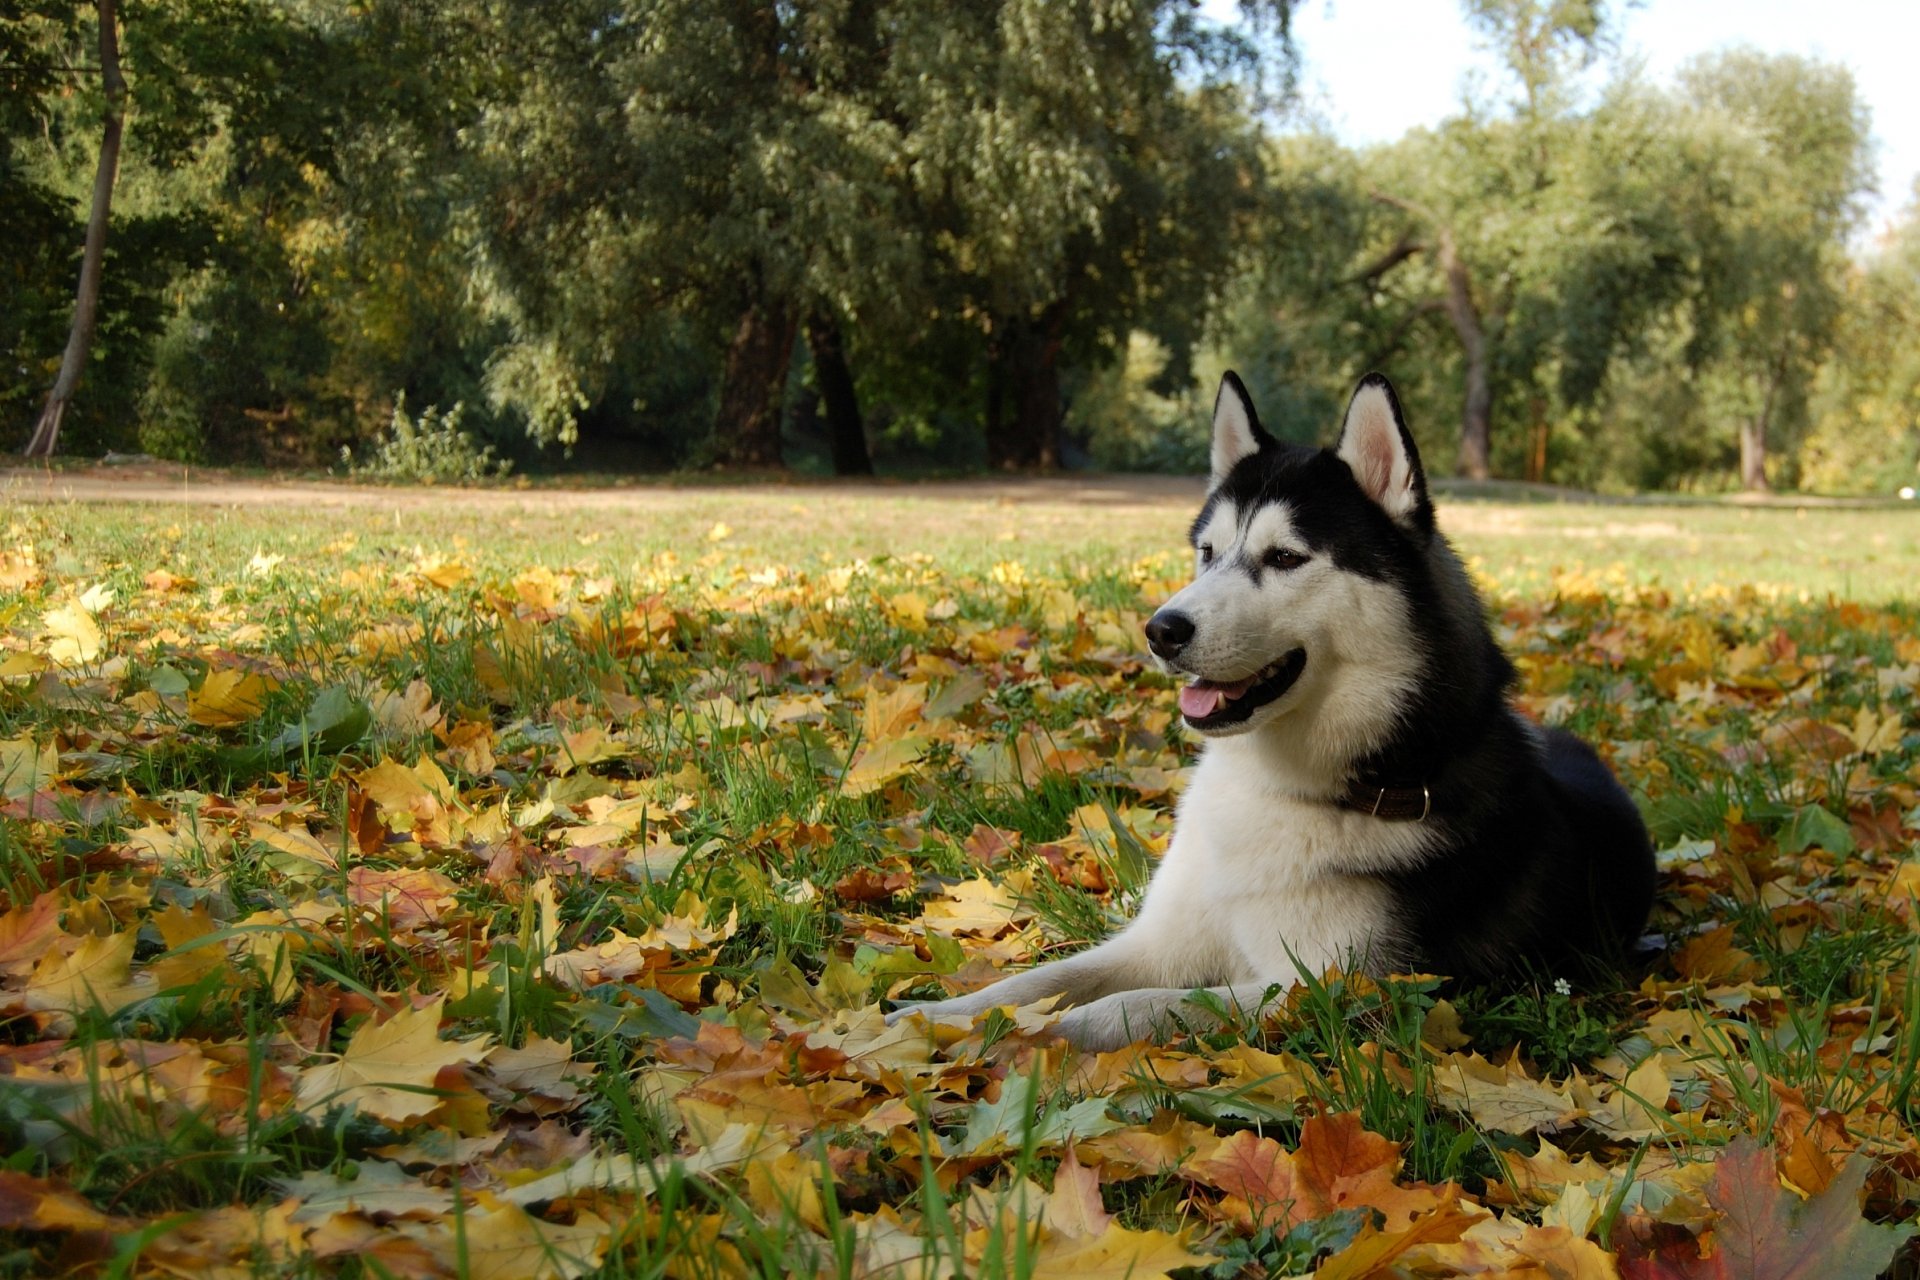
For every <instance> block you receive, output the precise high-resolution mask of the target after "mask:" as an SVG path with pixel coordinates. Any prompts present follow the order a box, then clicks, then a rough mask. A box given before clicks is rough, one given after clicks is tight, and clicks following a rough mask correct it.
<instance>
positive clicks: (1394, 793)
mask: <svg viewBox="0 0 1920 1280" xmlns="http://www.w3.org/2000/svg"><path fill="white" fill-rule="evenodd" d="M1334 803H1335V804H1337V805H1339V806H1340V807H1341V808H1342V809H1346V810H1349V811H1351V812H1353V813H1364V814H1367V815H1369V816H1370V817H1375V818H1380V819H1383V820H1385V821H1387V822H1425V821H1426V820H1427V818H1428V817H1429V816H1431V815H1432V813H1433V792H1432V791H1430V790H1428V789H1427V788H1426V787H1376V786H1372V785H1370V784H1368V783H1364V782H1355V783H1352V784H1351V785H1349V786H1348V787H1347V789H1346V791H1345V792H1343V793H1342V794H1341V796H1340V798H1339V799H1337V800H1335V801H1334Z"/></svg>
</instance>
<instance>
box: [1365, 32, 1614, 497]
mask: <svg viewBox="0 0 1920 1280" xmlns="http://www.w3.org/2000/svg"><path fill="white" fill-rule="evenodd" d="M1466 10H1467V17H1468V20H1469V22H1470V23H1472V25H1473V26H1475V27H1476V28H1477V29H1478V30H1479V31H1480V32H1481V33H1482V35H1483V37H1484V38H1485V39H1486V40H1487V41H1488V43H1489V44H1491V45H1492V46H1493V47H1494V48H1495V49H1496V50H1497V51H1498V52H1499V53H1500V54H1501V56H1502V58H1503V60H1504V61H1505V63H1506V64H1507V67H1508V69H1509V70H1510V71H1511V72H1512V73H1513V75H1514V78H1515V79H1516V80H1518V81H1519V83H1520V87H1521V89H1522V96H1521V97H1520V99H1519V100H1518V101H1517V102H1516V103H1515V104H1514V107H1513V114H1512V115H1511V116H1510V117H1509V118H1508V119H1505V120H1489V119H1484V118H1480V117H1478V116H1476V115H1473V114H1468V115H1466V116H1463V117H1461V118H1458V119H1456V120H1453V121H1449V122H1448V123H1447V124H1445V125H1443V126H1442V127H1441V129H1440V130H1439V131H1438V132H1437V133H1435V134H1428V133H1426V132H1425V131H1416V132H1415V133H1414V134H1412V135H1409V137H1408V138H1407V139H1406V140H1405V141H1403V142H1402V143H1401V144H1399V145H1398V146H1397V147H1395V148H1390V149H1387V150H1386V151H1385V152H1383V154H1382V155H1381V157H1380V161H1379V163H1378V166H1377V174H1378V177H1377V181H1376V185H1375V188H1374V190H1373V193H1372V194H1373V198H1374V199H1375V200H1377V201H1378V202H1379V203H1380V204H1381V205H1383V206H1385V207H1387V208H1390V209H1393V210H1395V211H1397V212H1398V213H1399V214H1400V215H1401V216H1400V217H1399V218H1396V219H1393V220H1391V221H1390V222H1389V223H1388V224H1387V226H1386V229H1385V231H1386V237H1387V238H1386V240H1385V243H1384V244H1383V245H1382V246H1381V247H1380V248H1379V249H1378V250H1377V253H1376V256H1375V257H1373V258H1372V259H1371V260H1370V261H1369V262H1367V263H1365V264H1364V265H1362V266H1361V267H1360V269H1359V270H1358V272H1357V273H1356V281H1357V283H1359V284H1361V285H1362V286H1363V287H1364V288H1365V289H1367V290H1368V291H1369V292H1370V293H1377V292H1378V290H1379V289H1380V288H1381V286H1382V281H1383V278H1384V277H1386V276H1387V275H1388V273H1390V272H1393V271H1394V270H1395V269H1396V268H1399V267H1401V266H1403V265H1404V264H1407V263H1409V262H1411V261H1413V260H1414V259H1415V257H1416V256H1424V258H1425V260H1426V261H1427V262H1428V263H1429V264H1430V266H1429V269H1428V270H1427V271H1426V272H1425V273H1423V274H1422V275H1421V276H1420V277H1419V283H1418V285H1417V286H1416V287H1417V290H1418V291H1417V293H1416V294H1415V296H1413V297H1411V298H1410V299H1408V300H1407V301H1405V302H1404V303H1403V304H1402V306H1401V310H1402V313H1403V315H1406V316H1407V317H1408V318H1409V319H1408V322H1409V323H1410V322H1411V320H1412V319H1414V318H1418V317H1420V316H1424V315H1429V314H1438V315H1443V316H1445V318H1446V321H1447V323H1448V325H1449V326H1450V328H1451V330H1452V333H1453V337H1454V340H1455V341H1456V343H1457V344H1458V346H1459V353H1460V365H1461V380H1462V384H1463V385H1462V393H1461V408H1460V443H1459V449H1458V452H1457V454H1456V460H1455V465H1456V468H1457V469H1458V470H1459V472H1460V473H1461V474H1462V475H1465V476H1469V477H1471V478H1473V479H1481V480H1484V479H1486V478H1487V477H1488V476H1489V475H1490V474H1491V472H1492V448H1493V407H1494V397H1495V390H1496V389H1495V386H1494V378H1495V367H1496V365H1497V364H1498V363H1500V359H1499V357H1500V356H1501V346H1502V344H1503V342H1504V341H1505V337H1506V334H1505V331H1506V328H1507V324H1508V320H1509V317H1510V315H1511V313H1512V312H1513V310H1514V308H1515V307H1516V306H1517V305H1520V303H1521V298H1520V292H1521V290H1522V289H1523V288H1525V287H1526V286H1527V285H1529V284H1537V283H1538V282H1539V277H1540V275H1541V273H1540V272H1539V271H1538V270H1537V269H1535V268H1537V266H1538V265H1539V264H1538V262H1537V261H1536V262H1526V261H1524V258H1525V257H1526V255H1527V254H1528V252H1529V251H1530V250H1532V251H1534V256H1535V258H1536V259H1537V258H1538V256H1539V250H1541V249H1543V248H1545V246H1542V245H1539V244H1538V243H1536V242H1537V239H1538V233H1537V228H1538V227H1539V225H1540V223H1541V222H1542V221H1544V220H1546V219H1550V218H1552V217H1553V216H1555V215H1556V214H1558V213H1560V212H1561V211H1562V207H1563V203H1564V202H1563V201H1562V200H1559V199H1556V197H1557V196H1563V195H1564V194H1565V193H1564V190H1563V189H1557V188H1561V182H1562V177H1563V174H1562V172H1561V169H1562V166H1563V165H1564V164H1565V151H1566V149H1567V147H1568V144H1569V141H1570V139H1569V136H1568V135H1569V134H1570V132H1572V131H1574V130H1575V129H1577V122H1576V121H1575V120H1574V119H1573V117H1572V116H1571V109H1570V101H1569V96H1568V91H1567V80H1568V77H1569V75H1570V74H1571V73H1572V71H1574V70H1576V69H1578V68H1580V67H1583V66H1585V65H1586V64H1587V63H1588V62H1590V61H1591V59H1592V58H1593V56H1594V55H1595V52H1596V50H1597V49H1598V47H1599V45H1598V42H1599V38H1600V33H1601V30H1602V25H1603V18H1604V12H1603V6H1602V5H1601V4H1599V3H1595V2H1592V0H1468V3H1467V5H1466ZM1495 210H1498V213H1497V215H1494V216H1489V215H1490V214H1493V213H1494V211H1495ZM1549 252H1550V250H1549Z"/></svg>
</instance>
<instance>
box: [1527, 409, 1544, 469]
mask: <svg viewBox="0 0 1920 1280" xmlns="http://www.w3.org/2000/svg"><path fill="white" fill-rule="evenodd" d="M1532 407H1533V447H1532V448H1531V449H1529V450H1527V479H1529V480H1531V481H1533V482H1534V483H1535V484H1540V483H1542V482H1544V481H1545V480H1546V478H1547V434H1548V429H1547V402H1546V400H1545V398H1543V397H1541V396H1535V397H1534V398H1533V405H1532Z"/></svg>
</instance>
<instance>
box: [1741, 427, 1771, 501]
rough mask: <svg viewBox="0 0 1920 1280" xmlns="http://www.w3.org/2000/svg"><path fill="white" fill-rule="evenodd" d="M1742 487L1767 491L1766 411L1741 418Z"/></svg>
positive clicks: (1752, 491)
mask: <svg viewBox="0 0 1920 1280" xmlns="http://www.w3.org/2000/svg"><path fill="white" fill-rule="evenodd" d="M1740 487H1741V488H1742V489H1745V490H1746V491H1747V492H1748V493H1765V492H1766V491H1767V419H1766V415H1765V414H1764V413H1760V414H1755V415H1754V416H1753V417H1751V418H1742V419H1741V420H1740Z"/></svg>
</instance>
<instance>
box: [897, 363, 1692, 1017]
mask: <svg viewBox="0 0 1920 1280" xmlns="http://www.w3.org/2000/svg"><path fill="white" fill-rule="evenodd" d="M1212 464H1213V474H1212V482H1211V492H1210V493H1209V494H1208V496H1207V500H1206V505H1205V506H1203V507H1202V508H1201V509H1200V514H1199V516H1198V518H1196V519H1195V520H1194V522H1193V531H1192V540H1193V548H1194V555H1195V571H1194V579H1193V582H1192V583H1191V584H1189V585H1188V586H1187V587H1185V588H1184V589H1183V590H1181V591H1180V592H1179V593H1178V594H1176V595H1175V596H1174V597H1173V598H1172V599H1171V600H1169V601H1167V603H1166V604H1165V605H1164V606H1163V607H1162V608H1161V609H1160V610H1159V612H1157V613H1155V614H1154V615H1153V617H1152V619H1151V620H1149V621H1148V623H1147V628H1146V630H1147V641H1148V644H1149V645H1150V647H1151V648H1152V650H1153V653H1154V656H1155V657H1156V659H1158V661H1159V662H1160V664H1161V666H1162V667H1163V668H1164V669H1165V670H1167V671H1169V672H1172V673H1176V674H1178V675H1180V676H1182V677H1185V678H1186V679H1187V681H1188V683H1187V684H1186V685H1185V686H1184V687H1183V688H1182V689H1181V690H1180V711H1181V714H1182V716H1183V717H1184V719H1185V721H1186V723H1187V725H1188V726H1189V727H1190V728H1191V729H1192V730H1193V731H1194V732H1196V733H1198V734H1200V735H1202V736H1203V737H1204V738H1206V739H1207V743H1206V747H1205V750H1204V751H1203V753H1202V755H1201V757H1200V761H1199V764H1198V766H1197V767H1196V768H1195V770H1194V773H1193V777H1192V781H1191V784H1190V785H1189V786H1188V788H1187V791H1186V794H1185V795H1184V796H1183V797H1182V799H1181V801H1180V806H1179V813H1178V820H1177V822H1176V824H1175V828H1174V836H1173V842H1172V845H1171V847H1169V849H1168V850H1167V853H1166V856H1165V857H1164V858H1163V859H1162V860H1161V863H1160V866H1159V868H1158V870H1157V871H1156V872H1155V874H1154V877H1153V881H1152V883H1151V884H1150V885H1149V886H1148V889H1147V892H1146V896H1145V899H1144V901H1143V902H1142V904H1141V907H1140V911H1139V914H1138V916H1137V917H1136V918H1135V919H1134V920H1133V922H1132V923H1131V924H1130V925H1129V926H1128V927H1127V928H1126V929H1125V930H1124V931H1122V932H1121V933H1120V934H1118V935H1117V936H1115V937H1113V938H1111V939H1109V940H1108V941H1106V942H1103V943H1101V944H1100V945H1099V946H1096V947H1092V948H1090V949H1088V950H1086V951H1083V952H1080V953H1079V954H1077V955H1073V956H1070V957H1067V958H1065V959H1062V960H1056V961H1053V962H1050V963H1047V964H1043V965H1040V966H1038V967H1037V968H1034V969H1031V970H1028V971H1027V972H1024V973H1021V974H1018V975H1016V976H1013V977H1010V978H1006V979H1004V980H1002V981H1000V982H997V983H995V984H993V985H992V986H989V987H986V988H984V989H983V990H980V991H976V992H974V993H972V994H970V995H965V996H960V997H957V998H954V999H950V1000H944V1001H940V1002H938V1003H935V1004H931V1005H920V1006H909V1007H907V1008H903V1009H900V1010H896V1011H895V1012H894V1013H893V1014H892V1015H890V1016H891V1017H892V1018H896V1019H897V1018H899V1017H903V1016H906V1015H907V1014H909V1013H912V1012H915V1011H919V1012H924V1013H926V1014H927V1015H928V1016H930V1017H935V1018H944V1017H948V1016H971V1015H975V1014H979V1013H983V1012H985V1011H987V1010H988V1009H991V1008H995V1007H998V1006H1003V1005H1019V1004H1026V1003H1029V1002H1032V1001H1036V1000H1040V999H1043V998H1045V997H1048V996H1058V997H1059V998H1060V1005H1061V1006H1062V1007H1064V1008H1066V1012H1065V1014H1064V1015H1063V1016H1062V1019H1061V1022H1060V1029H1061V1030H1062V1032H1063V1033H1064V1034H1065V1035H1066V1036H1067V1037H1068V1038H1069V1039H1071V1040H1073V1041H1075V1042H1076V1043H1078V1044H1080V1045H1081V1046H1083V1047H1086V1048H1111V1047H1115V1046H1118V1045H1121V1044H1125V1043H1128V1042H1130V1041H1132V1040H1136V1039H1140V1038H1142V1037H1146V1036H1151V1035H1154V1034H1158V1033H1164V1032H1165V1031H1167V1030H1168V1029H1169V1027H1170V1024H1171V1022H1172V1021H1173V1020H1174V1019H1176V1018H1177V1019H1178V1020H1180V1021H1182V1022H1185V1023H1188V1024H1190V1025H1197V1024H1201V1023H1204V1022H1205V1021H1206V1020H1207V1019H1206V1014H1205V1012H1204V1010H1203V1009H1201V1008H1199V1007H1196V1006H1195V1005H1193V1004H1191V1003H1189V999H1188V998H1189V996H1190V995H1192V993H1193V992H1194V991H1195V990H1196V989H1197V988H1208V989H1211V990H1212V992H1213V993H1214V994H1215V995H1216V996H1217V997H1218V998H1219V999H1220V1000H1223V1001H1225V1002H1227V1003H1228V1004H1230V1005H1237V1006H1239V1007H1241V1008H1243V1009H1245V1010H1247V1011H1252V1010H1253V1009H1255V1008H1257V1007H1258V1005H1259V1004H1260V1002H1261V1000H1262V998H1263V995H1264V993H1265V992H1266V991H1267V989H1268V988H1269V987H1270V986H1272V985H1275V984H1277V985H1279V986H1280V987H1282V988H1284V987H1286V986H1289V985H1291V984H1292V983H1293V982H1294V981H1295V980H1296V979H1297V978H1298V977H1299V975H1300V974H1301V973H1302V972H1303V971H1304V972H1306V973H1309V974H1313V975H1318V974H1320V973H1321V972H1322V971H1323V970H1325V969H1326V968H1328V967H1330V966H1334V965H1338V966H1341V967H1343V968H1346V969H1348V970H1349V971H1366V972H1371V973H1388V972H1416V971H1427V972H1435V973H1442V974H1449V975H1453V976H1455V977H1458V978H1462V979H1468V980H1477V979H1485V978H1489V977H1493V976H1495V975H1498V974H1501V973H1504V972H1509V971H1512V970H1514V969H1516V968H1518V967H1520V966H1532V967H1535V968H1536V969H1539V970H1544V971H1546V972H1548V973H1560V972H1568V971H1570V970H1572V969H1574V968H1576V967H1577V966H1579V965H1581V964H1582V963H1583V962H1585V961H1588V960H1591V959H1599V960H1603V961H1604V960H1607V959H1610V958H1613V957H1615V956H1618V955H1619V954H1620V953H1622V952H1623V951H1624V950H1625V949H1626V948H1627V947H1628V946H1630V945H1631V943H1632V941H1633V939H1634V938H1635V937H1636V936H1637V934H1638V933H1639V931H1640V929H1641V927H1642V926H1643V925H1644V924H1645V922H1646V919H1647V913H1648V910H1649V908H1650V906H1651V903H1652V898H1653V885H1654V862H1653V853H1652V848H1651V846H1650V844H1649V842H1648V839H1647V832H1646V828H1645V826H1644V825H1643V824H1642V822H1641V820H1640V816H1639V814H1638V812H1637V811H1636V810H1635V808H1634V805H1633V802H1632V801H1631V800H1630V799H1629V798H1628V796H1627V794H1626V792H1625V791H1624V790H1623V789H1622V788H1621V786H1620V784H1619V783H1618V782H1617V781H1615V779H1614V778H1613V776H1612V774H1610V773H1609V772H1608V771H1607V768H1606V766H1605V765H1604V764H1602V763H1601V761H1600V760H1599V758H1598V757H1597V756H1596V755H1595V754H1594V752H1593V750H1592V749H1591V748H1590V747H1588V746H1587V745H1586V744H1585V743H1582V742H1580V741H1579V740H1578V739H1576V738H1574V737H1572V736H1571V735H1569V734H1566V733H1562V732H1559V731H1557V730H1550V729H1549V730H1542V729H1540V728H1538V727H1536V726H1535V725H1533V724H1532V723H1531V722H1529V721H1527V720H1525V719H1524V718H1522V717H1521V716H1520V715H1519V714H1518V713H1517V712H1516V711H1514V710H1513V709H1512V707H1510V706H1509V705H1508V702H1507V691H1508V688H1509V686H1510V685H1511V684H1512V683H1513V680H1514V670H1513V667H1512V665H1511V664H1510V663H1509V662H1508V661H1507V658H1506V656H1505V655H1504V654H1503V653H1501V651H1500V648H1499V646H1498V645H1497V644H1496V642H1495V641H1494V638H1493V635H1492V634H1491V632H1490V631H1489V630H1488V627H1487V622H1486V618H1485V612H1484V609H1483V607H1482V605H1481V602H1480V600H1479V598H1478V596H1477V595H1476V594H1475V593H1474V590H1473V587H1472V584H1471V583H1470V582H1469V580H1468V577H1467V574H1466V571H1465V570H1464V569H1463V567H1462V566H1461V564H1460V561H1459V559H1458V558H1457V557H1456V556H1455V555H1454V552H1453V549H1452V548H1451V547H1450V546H1449V545H1448V544H1447V541H1446V539H1445V538H1444V537H1442V536H1441V535H1440V533H1439V532H1438V531H1437V530H1436V529H1435V527H1434V513H1433V506H1432V503H1431V502H1430V501H1429V500H1428V496H1427V483H1426V477H1425V474H1424V473H1423V472H1422V471H1421V468H1420V455H1419V453H1418V451H1417V450H1416V449H1415V448H1414V444H1413V438H1412V437H1411V436H1410V435H1409V434H1408V432H1407V428H1406V423H1405V421H1404V420H1403V418H1402V416H1401V411H1400V403H1399V400H1398V398H1397V397H1396V396H1395V395H1394V392H1393V387H1392V386H1391V384H1389V383H1388V381H1387V380H1386V379H1385V378H1384V377H1382V376H1380V375H1379V374H1371V375H1369V376H1368V377H1367V378H1365V379H1364V380H1363V381H1362V382H1361V383H1360V386H1359V389H1358V390H1356V391H1355V392H1354V395H1353V400H1352V403H1351V404H1350V405H1349V406H1348V409H1347V417H1346V424H1345V426H1344V428H1343V429H1342V431H1341V433H1340V441H1339V444H1338V445H1337V446H1336V447H1335V448H1333V449H1311V448H1303V447H1297V446H1288V445H1283V444H1281V443H1279V442H1278V441H1276V440H1274V439H1273V437H1271V436H1270V435H1268V434H1267V432H1266V431H1264V430H1262V428H1261V426H1260V421H1259V418H1258V417H1257V415H1256V414H1255V412H1254V407H1253V402H1252V401H1251V399H1250V398H1249V397H1248V395H1247V392H1246V388H1245V387H1243V386H1242V385H1241V383H1240V380H1239V379H1238V378H1237V377H1235V376H1234V375H1233V374H1231V373H1229V374H1228V375H1227V376H1226V378H1225V380H1224V381H1223V382H1222V384H1221V387H1220V393H1219V396H1218V398H1217V400H1216V401H1215V405H1214V420H1213V446H1212Z"/></svg>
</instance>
